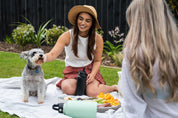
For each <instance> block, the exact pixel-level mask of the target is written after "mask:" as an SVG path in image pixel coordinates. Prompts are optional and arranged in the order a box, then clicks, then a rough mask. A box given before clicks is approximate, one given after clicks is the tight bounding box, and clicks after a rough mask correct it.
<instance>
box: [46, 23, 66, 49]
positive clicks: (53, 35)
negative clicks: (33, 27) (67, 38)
mask: <svg viewBox="0 0 178 118" xmlns="http://www.w3.org/2000/svg"><path fill="white" fill-rule="evenodd" d="M67 30H68V28H67V27H64V26H56V25H53V27H52V28H51V29H48V30H46V40H45V41H46V43H47V44H48V45H51V46H53V45H54V44H55V43H56V41H57V39H58V38H59V36H60V35H61V34H63V33H64V32H66V31H67Z"/></svg>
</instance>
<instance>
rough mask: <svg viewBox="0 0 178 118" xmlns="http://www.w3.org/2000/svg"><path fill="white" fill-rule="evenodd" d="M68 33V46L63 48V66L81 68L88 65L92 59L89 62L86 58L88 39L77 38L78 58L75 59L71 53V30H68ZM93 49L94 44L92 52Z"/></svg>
mask: <svg viewBox="0 0 178 118" xmlns="http://www.w3.org/2000/svg"><path fill="white" fill-rule="evenodd" d="M69 32H70V37H71V38H70V43H69V45H68V46H65V54H66V57H65V66H72V67H83V66H87V65H89V64H90V63H91V62H92V61H93V59H92V60H89V59H88V57H87V44H88V37H86V38H85V37H81V36H78V57H76V56H75V55H74V53H73V51H72V41H73V29H71V30H69ZM95 49H96V44H95V45H94V50H95ZM92 57H93V55H92Z"/></svg>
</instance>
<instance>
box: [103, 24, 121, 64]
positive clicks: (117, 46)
mask: <svg viewBox="0 0 178 118" xmlns="http://www.w3.org/2000/svg"><path fill="white" fill-rule="evenodd" d="M108 33H109V35H110V36H111V37H113V38H114V44H112V43H111V42H110V41H106V42H105V43H104V44H105V45H104V50H103V51H104V53H106V54H107V56H109V57H111V59H113V60H114V62H115V64H116V65H118V66H121V64H122V59H123V55H122V53H121V51H122V45H123V41H124V39H123V36H124V33H121V34H120V30H119V27H115V29H114V30H111V31H109V32H108Z"/></svg>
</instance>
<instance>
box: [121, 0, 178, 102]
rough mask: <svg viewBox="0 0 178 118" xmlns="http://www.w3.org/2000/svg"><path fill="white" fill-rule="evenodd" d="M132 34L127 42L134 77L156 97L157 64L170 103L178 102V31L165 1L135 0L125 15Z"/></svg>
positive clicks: (136, 81)
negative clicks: (167, 91) (154, 67)
mask: <svg viewBox="0 0 178 118" xmlns="http://www.w3.org/2000/svg"><path fill="white" fill-rule="evenodd" d="M126 18H127V22H128V24H129V27H130V29H129V32H128V35H127V37H126V41H125V43H124V48H125V49H124V50H126V51H125V55H126V57H127V59H128V60H129V63H130V71H131V76H132V78H133V80H134V81H135V83H136V84H137V91H138V89H140V88H141V83H142V87H143V88H144V89H145V88H146V89H150V90H151V91H152V92H153V93H154V94H155V95H156V91H155V88H154V87H153V84H152V82H151V79H152V77H153V74H154V72H153V65H154V64H155V62H156V61H158V68H159V70H158V72H159V74H160V78H159V83H160V85H161V87H162V89H163V90H164V86H163V85H164V84H165V83H166V82H167V83H168V86H169V89H170V97H169V99H168V101H176V102H178V95H177V93H176V90H177V88H178V30H177V26H176V23H175V21H174V19H173V17H172V14H171V13H170V11H169V9H168V6H167V4H166V2H165V0H133V1H132V3H131V4H130V6H129V7H128V9H127V12H126Z"/></svg>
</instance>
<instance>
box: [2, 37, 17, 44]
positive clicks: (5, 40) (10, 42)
mask: <svg viewBox="0 0 178 118" xmlns="http://www.w3.org/2000/svg"><path fill="white" fill-rule="evenodd" d="M3 40H4V42H6V43H7V44H13V43H14V40H13V39H12V37H11V36H8V35H6V37H5V38H4V39H3Z"/></svg>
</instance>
